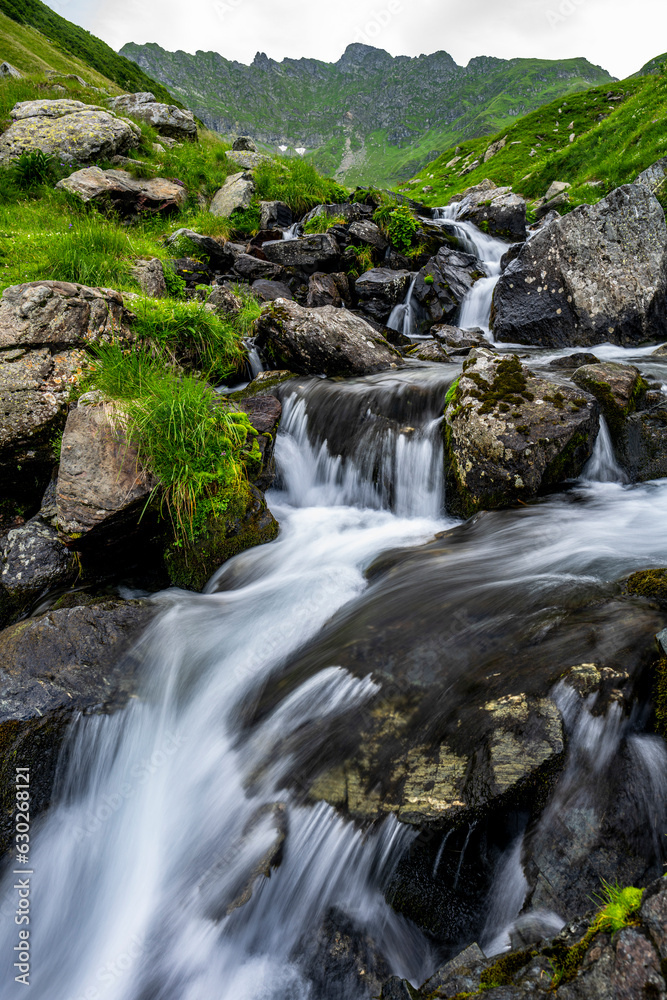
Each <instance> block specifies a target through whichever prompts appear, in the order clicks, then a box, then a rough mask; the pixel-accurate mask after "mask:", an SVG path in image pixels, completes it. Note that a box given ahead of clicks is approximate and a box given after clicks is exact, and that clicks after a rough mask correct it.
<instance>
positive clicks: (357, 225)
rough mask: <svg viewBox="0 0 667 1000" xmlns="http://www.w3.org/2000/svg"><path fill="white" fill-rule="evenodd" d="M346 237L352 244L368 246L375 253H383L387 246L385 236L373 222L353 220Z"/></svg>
mask: <svg viewBox="0 0 667 1000" xmlns="http://www.w3.org/2000/svg"><path fill="white" fill-rule="evenodd" d="M348 238H349V242H350V243H351V244H352V246H355V247H363V246H370V247H372V248H373V250H375V252H376V253H377V254H384V252H385V250H386V249H387V247H388V246H389V242H388V240H387V238H386V237H385V236H384V234H383V233H382V230H381V229H380V227H379V226H376V225H375V223H374V222H368V221H362V222H353V223H352V224H351V226H350V227H349V229H348Z"/></svg>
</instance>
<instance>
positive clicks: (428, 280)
mask: <svg viewBox="0 0 667 1000" xmlns="http://www.w3.org/2000/svg"><path fill="white" fill-rule="evenodd" d="M424 284H425V285H432V284H433V275H432V274H425V275H424Z"/></svg>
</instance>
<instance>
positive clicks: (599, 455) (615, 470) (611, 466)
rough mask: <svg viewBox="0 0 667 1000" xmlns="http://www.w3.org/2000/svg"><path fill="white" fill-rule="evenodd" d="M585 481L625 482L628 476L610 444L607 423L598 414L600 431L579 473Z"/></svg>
mask: <svg viewBox="0 0 667 1000" xmlns="http://www.w3.org/2000/svg"><path fill="white" fill-rule="evenodd" d="M581 478H582V479H583V480H584V482H587V483H627V481H628V477H627V475H626V473H625V471H624V469H622V468H621V466H620V465H619V464H618V462H617V460H616V454H615V452H614V445H613V444H612V440H611V434H610V433H609V425H608V424H607V421H606V420H605V418H604V416H602V414H601V415H600V431H599V433H598V436H597V438H596V439H595V445H594V447H593V454H592V455H591V457H590V458H589V460H588V462H587V463H586V466H585V468H584V470H583V472H582V474H581Z"/></svg>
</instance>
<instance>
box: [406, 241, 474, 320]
mask: <svg viewBox="0 0 667 1000" xmlns="http://www.w3.org/2000/svg"><path fill="white" fill-rule="evenodd" d="M484 276H485V274H484V273H483V272H482V271H480V270H479V261H478V260H477V258H476V257H473V256H471V255H470V254H466V253H461V252H460V251H458V250H451V249H450V248H449V247H441V249H440V250H438V253H437V254H436V256H435V257H432V258H431V260H430V261H429V262H428V264H426V265H425V266H424V267H422V269H421V270H420V272H419V274H418V275H417V280H416V281H415V286H414V289H413V293H412V295H413V305H415V306H416V331H415V332H417V333H426V332H427V331H428V330H429V329H430V328H431V327H432V326H433V325H434V324H439V323H451V322H452V321H453V320H454V318H455V317H456V314H457V312H458V310H459V307H460V305H461V303H462V302H463V300H464V298H465V297H466V295H467V294H468V292H469V291H470V289H471V288H472V286H473V285H474V283H475V282H476V281H477V280H478V279H479V278H482V277H484Z"/></svg>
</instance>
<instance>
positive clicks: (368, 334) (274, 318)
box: [256, 299, 400, 376]
mask: <svg viewBox="0 0 667 1000" xmlns="http://www.w3.org/2000/svg"><path fill="white" fill-rule="evenodd" d="M256 333H257V346H258V347H259V349H260V350H261V351H262V353H263V355H264V356H265V357H266V358H267V359H268V360H269V362H270V364H271V365H272V367H274V368H284V369H289V370H290V371H294V372H298V373H303V374H324V375H329V376H332V375H343V376H351V375H370V374H371V373H373V372H378V371H383V370H385V369H387V368H395V367H396V366H397V365H398V364H399V363H400V356H399V355H398V353H397V352H396V351H395V350H394V348H392V347H391V346H390V344H389V343H388V342H387V341H386V340H385V339H384V337H382V336H381V335H380V334H378V333H377V332H376V331H375V330H374V329H373V328H372V327H371V326H369V325H368V323H366V322H364V320H362V319H360V318H359V317H358V316H354V315H352V314H351V313H350V312H348V311H347V310H345V309H335V308H334V307H333V306H323V307H322V308H321V309H307V308H304V307H302V306H299V305H297V303H296V302H289V301H287V300H286V299H277V300H276V301H275V302H273V303H267V305H265V306H264V308H263V310H262V315H261V316H260V318H259V319H258V320H257V323H256Z"/></svg>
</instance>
